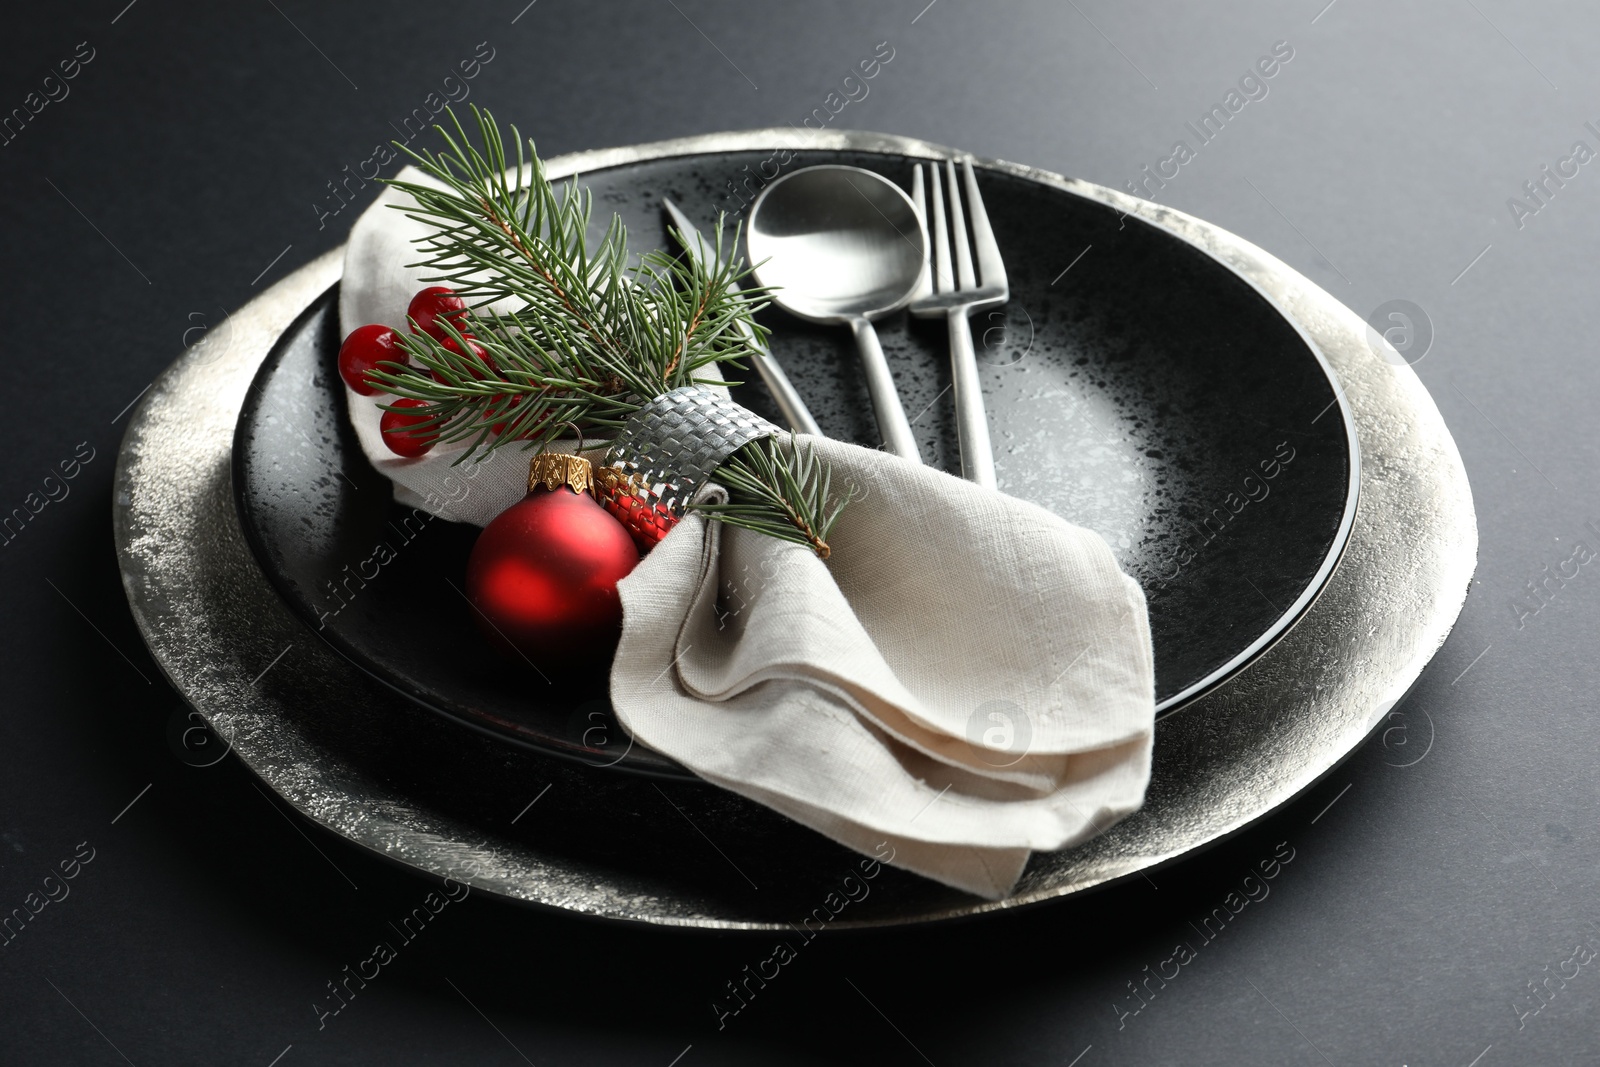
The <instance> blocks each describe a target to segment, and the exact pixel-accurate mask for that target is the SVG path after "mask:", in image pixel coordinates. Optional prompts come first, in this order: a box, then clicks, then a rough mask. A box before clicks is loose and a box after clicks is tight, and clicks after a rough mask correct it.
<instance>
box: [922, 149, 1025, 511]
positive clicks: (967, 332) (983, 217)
mask: <svg viewBox="0 0 1600 1067" xmlns="http://www.w3.org/2000/svg"><path fill="white" fill-rule="evenodd" d="M961 168H962V175H963V177H964V178H965V185H966V187H967V188H966V194H967V195H966V199H967V204H968V208H967V210H965V211H964V210H963V209H962V206H961V193H960V191H959V190H958V189H957V188H956V168H955V164H954V163H953V162H951V161H950V160H945V164H944V170H945V174H946V176H947V178H948V184H949V188H950V197H949V203H950V208H949V211H948V213H947V212H946V211H945V194H944V188H945V183H944V182H941V181H940V179H939V165H938V164H937V163H934V164H931V165H929V167H928V177H929V189H930V191H929V192H927V193H926V194H924V192H923V178H922V164H921V163H918V164H917V165H916V166H914V167H912V168H911V184H912V190H911V199H912V202H913V203H915V204H916V206H917V213H918V214H920V215H921V216H922V220H923V226H925V227H926V228H927V230H928V232H929V233H930V234H931V235H932V237H933V242H932V244H933V256H932V257H931V260H930V263H929V265H928V267H927V268H925V269H924V270H923V274H922V283H921V285H920V286H919V287H918V289H917V295H916V296H914V297H913V298H912V301H911V313H912V314H913V315H916V316H917V317H918V318H924V319H931V318H938V317H940V316H943V317H945V318H946V319H948V320H949V323H950V379H951V385H952V386H953V387H954V391H955V399H956V434H957V436H958V438H959V440H960V442H961V475H962V477H964V478H966V479H968V480H969V481H973V482H977V483H978V484H979V485H982V486H987V487H988V488H990V489H993V488H994V487H995V477H994V450H993V448H992V447H991V446H990V444H989V420H988V417H987V416H986V415H985V414H984V412H983V387H982V386H981V385H980V384H979V382H978V358H977V355H976V353H974V352H973V350H972V328H971V326H970V325H969V324H968V321H967V317H968V316H969V315H970V314H972V312H974V311H986V310H988V309H989V308H994V307H999V306H1000V305H1001V304H1004V303H1005V302H1006V300H1008V299H1009V298H1010V296H1011V288H1010V286H1008V285H1007V284H1006V265H1005V263H1004V262H1002V261H1001V259H1000V248H999V246H998V245H996V244H995V241H994V231H993V230H991V229H990V228H989V213H988V212H987V211H985V210H984V209H983V196H982V195H981V194H980V193H979V192H978V179H977V178H976V177H975V176H974V175H973V173H972V164H971V163H970V162H967V161H963V162H962V164H961ZM929 200H931V201H932V202H933V208H932V211H931V212H930V211H929V209H928V201H929ZM969 214H970V216H971V221H972V244H971V246H970V247H969V246H968V243H967V217H968V215H969ZM952 245H953V246H954V247H955V269H954V271H952V270H951V265H950V258H951V257H950V250H951V246H952ZM974 253H975V254H976V256H977V268H978V269H977V273H976V275H974V273H973V269H972V268H973V256H974Z"/></svg>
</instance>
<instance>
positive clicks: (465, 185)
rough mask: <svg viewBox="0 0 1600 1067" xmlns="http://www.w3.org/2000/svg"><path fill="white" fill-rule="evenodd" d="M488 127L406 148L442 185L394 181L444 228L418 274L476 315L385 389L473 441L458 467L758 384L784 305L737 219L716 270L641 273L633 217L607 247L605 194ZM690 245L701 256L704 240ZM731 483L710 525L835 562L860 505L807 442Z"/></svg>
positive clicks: (389, 376)
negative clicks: (596, 194)
mask: <svg viewBox="0 0 1600 1067" xmlns="http://www.w3.org/2000/svg"><path fill="white" fill-rule="evenodd" d="M471 113H472V118H473V120H474V124H475V126H476V133H477V138H476V142H474V140H473V139H472V138H470V137H469V136H468V133H467V130H466V128H465V127H464V126H463V125H462V123H461V121H460V119H458V118H457V117H456V115H455V112H454V111H453V110H448V109H447V111H446V115H447V118H448V122H449V126H450V128H446V127H445V126H435V127H434V128H435V130H437V131H438V133H439V135H440V137H441V138H442V139H443V142H444V146H445V147H444V149H443V150H442V151H439V152H434V151H430V150H423V151H415V150H413V149H411V148H410V147H408V146H406V145H402V144H398V143H397V144H396V147H397V148H399V149H400V150H401V151H402V152H404V153H405V154H406V155H408V156H410V157H411V159H412V161H413V162H414V163H415V164H416V166H417V167H418V169H420V170H421V171H422V172H423V173H424V174H426V175H427V176H428V177H429V178H431V179H432V180H433V182H435V183H437V184H423V183H420V182H409V181H400V180H389V181H388V184H390V185H392V186H394V187H395V188H397V189H400V190H402V191H403V192H405V193H407V194H409V195H410V197H411V199H412V201H413V203H412V204H407V205H396V207H397V208H398V209H399V210H402V211H404V212H405V213H406V214H407V215H408V216H409V217H410V218H412V219H415V220H417V221H419V222H421V223H423V224H425V225H426V226H427V227H428V228H429V233H428V235H427V236H426V237H423V238H419V239H418V245H419V248H420V249H421V252H422V255H423V257H424V258H423V259H422V260H421V261H420V262H418V263H415V264H412V266H417V267H422V268H425V269H427V270H428V271H429V272H430V276H429V277H428V279H427V280H428V281H429V282H437V283H442V284H445V285H448V286H449V287H450V288H452V289H454V290H455V291H456V293H457V294H458V295H459V296H461V297H462V298H463V299H465V300H466V301H467V303H468V306H469V310H468V312H467V314H466V315H465V316H464V317H463V318H462V320H461V323H460V325H459V328H458V326H457V324H456V323H454V322H451V321H447V320H440V322H441V324H442V325H443V327H444V329H445V331H446V333H447V334H448V337H449V344H448V345H447V344H446V343H444V342H441V341H440V340H438V339H436V338H434V337H431V336H428V335H426V334H421V333H413V334H411V335H409V336H405V337H403V338H402V345H403V346H404V348H405V350H406V354H407V356H408V358H409V361H410V362H409V365H404V364H395V363H386V364H383V365H382V366H380V368H379V369H378V370H376V371H374V372H372V374H371V377H372V378H373V379H374V380H375V381H376V382H377V383H379V384H380V385H381V387H382V388H383V389H385V390H386V391H388V392H390V393H392V394H394V395H395V396H397V397H404V398H408V399H412V400H419V401H422V404H423V406H422V407H420V408H407V409H405V410H406V414H408V415H412V416H420V417H421V418H422V419H423V420H424V422H423V423H421V424H420V425H419V427H418V428H419V429H426V430H428V431H430V432H432V433H434V434H436V435H437V439H438V441H439V442H440V443H443V444H452V443H460V442H466V443H467V447H466V448H465V449H464V450H463V451H462V453H461V454H460V456H459V457H458V458H457V459H456V461H455V462H456V463H463V462H466V461H468V460H470V459H472V458H475V457H478V456H481V455H482V454H485V453H487V452H490V451H493V450H494V449H497V448H501V447H505V446H507V445H511V444H518V445H520V446H521V447H522V448H524V449H532V448H543V447H544V446H546V445H548V444H549V443H551V442H552V441H553V440H554V439H556V438H557V437H559V436H561V435H562V434H563V433H567V432H570V430H572V429H574V428H576V429H578V430H580V431H583V430H598V431H601V432H600V434H599V436H604V435H605V432H606V431H610V430H615V429H617V428H619V427H621V426H622V424H623V423H624V421H625V420H626V419H627V418H628V416H629V415H631V414H633V413H634V412H635V411H637V410H638V409H639V407H640V406H642V405H643V404H644V403H645V402H646V401H648V400H651V399H653V398H655V397H657V396H660V395H661V394H663V393H666V392H670V391H671V390H673V389H677V388H679V387H681V386H685V385H726V384H728V382H727V381H726V379H725V377H724V376H723V375H721V374H716V375H713V374H709V373H707V371H708V368H710V367H711V365H713V364H717V365H720V366H727V367H737V368H740V369H743V367H744V364H743V363H741V362H740V361H741V360H743V359H745V358H747V357H748V356H749V354H750V351H751V348H750V342H749V340H748V339H747V338H748V335H749V334H750V333H751V332H753V333H754V335H755V336H757V337H765V335H766V330H765V329H764V328H763V327H762V326H760V325H759V324H757V323H756V322H755V321H754V319H753V318H752V316H753V315H754V313H755V312H756V311H758V310H760V308H761V307H763V306H765V296H766V290H765V289H761V288H745V287H744V283H745V282H746V279H747V278H748V276H749V274H750V271H749V270H748V269H747V268H745V267H744V266H743V264H742V263H741V262H740V261H738V260H737V259H736V258H735V257H734V256H733V255H732V254H731V248H732V247H736V246H737V242H738V234H737V231H735V234H734V237H733V242H732V245H730V246H728V248H729V251H728V252H727V254H725V252H724V248H725V245H724V232H723V227H722V224H721V221H720V220H719V222H718V226H717V230H716V240H715V248H714V249H713V250H711V251H712V252H713V254H712V255H709V256H707V257H705V258H704V261H701V260H700V259H699V258H698V257H695V256H687V257H678V256H674V255H671V254H669V253H667V252H664V251H652V252H648V253H646V254H644V255H643V256H640V257H638V258H637V260H632V259H631V257H630V255H629V252H628V246H627V230H626V228H625V227H624V226H623V224H622V221H621V219H620V218H618V217H616V216H613V217H612V219H611V222H610V224H609V225H608V226H607V227H606V229H605V231H604V233H603V235H602V236H601V237H600V239H599V240H598V241H591V240H590V237H589V232H590V219H591V215H592V209H593V197H592V194H591V193H590V192H589V191H588V190H585V189H583V188H581V187H580V186H579V185H578V184H577V181H576V180H575V179H574V180H572V181H570V182H568V183H567V184H566V185H565V186H564V187H563V188H562V189H561V190H559V191H558V190H557V188H556V186H555V185H554V184H553V183H552V182H551V181H550V180H549V178H548V177H547V176H546V174H545V170H544V165H543V163H542V162H541V161H540V159H539V156H538V153H537V151H536V150H535V149H534V147H533V143H532V142H531V141H529V142H527V143H526V151H524V142H523V140H522V137H521V135H520V134H519V133H518V132H517V129H516V127H514V126H513V127H512V128H511V143H512V145H514V146H515V151H514V159H513V156H512V154H511V153H508V150H507V144H506V141H505V139H504V138H503V137H502V135H501V132H500V128H499V126H498V125H497V124H496V122H495V120H494V117H493V116H492V115H491V114H490V113H489V112H487V111H482V110H480V109H479V108H477V107H476V106H473V107H472V108H471ZM675 232H676V231H675ZM677 238H678V241H679V242H680V243H681V244H683V245H684V246H685V247H686V248H687V247H688V242H689V240H690V239H691V238H689V237H688V235H685V234H681V233H680V234H677ZM741 289H742V290H743V291H742V292H741ZM474 345H476V346H478V347H479V348H481V350H482V351H483V352H484V354H485V357H486V358H481V359H480V358H479V356H478V355H476V354H475V353H474V352H473V346H474ZM385 407H387V408H389V409H393V405H385ZM717 477H718V480H719V481H721V482H723V484H725V485H727V487H728V489H729V493H730V498H729V500H728V502H727V503H725V504H720V505H709V506H705V507H701V508H700V509H699V510H701V511H702V512H704V513H705V514H706V515H707V516H708V517H710V518H713V519H717V520H719V521H723V522H728V523H731V524H733V525H737V526H743V527H746V528H748V529H752V530H757V531H759V532H761V533H765V534H768V535H770V536H774V537H780V538H783V539H784V540H788V541H793V542H797V543H800V544H805V545H809V546H810V547H811V548H812V549H813V550H814V551H816V552H817V554H818V555H820V556H822V557H823V558H824V559H826V558H827V556H828V551H829V549H828V544H827V535H828V531H829V529H830V528H831V527H832V525H833V522H834V520H835V519H836V518H837V517H838V513H839V508H840V507H841V506H842V505H839V506H833V507H832V508H831V510H830V505H829V504H828V489H829V480H828V471H827V466H826V464H824V463H822V462H821V461H820V460H818V459H817V457H816V455H815V453H814V451H813V450H811V449H801V448H799V447H797V446H796V445H795V443H794V442H793V440H792V438H791V440H790V442H789V444H788V446H787V448H784V447H780V446H779V445H778V443H777V442H776V441H774V440H772V439H768V440H765V441H761V442H753V443H751V444H749V445H746V446H745V447H744V448H742V449H740V450H739V451H738V452H736V453H735V454H734V456H733V457H732V458H730V460H729V461H728V462H727V463H726V464H724V465H723V467H722V468H720V470H719V472H718V475H717Z"/></svg>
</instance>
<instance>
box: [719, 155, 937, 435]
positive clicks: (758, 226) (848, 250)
mask: <svg viewBox="0 0 1600 1067" xmlns="http://www.w3.org/2000/svg"><path fill="white" fill-rule="evenodd" d="M746 242H747V243H748V245H749V251H750V259H751V261H752V262H754V263H756V264H758V265H757V266H756V268H755V276H756V281H757V282H758V283H759V284H760V285H762V286H764V287H771V288H772V289H773V292H772V296H771V299H772V302H773V303H775V304H777V305H778V306H779V307H781V308H783V309H784V310H785V311H787V312H789V313H790V314H791V315H795V316H798V317H799V318H802V319H806V320H809V321H811V322H820V323H828V324H844V325H848V326H850V328H851V329H852V330H853V331H854V332H855V336H856V345H857V347H858V348H859V349H860V352H861V364H862V369H863V371H864V372H865V375H866V380H867V390H868V392H869V393H870V394H871V396H872V404H873V407H874V408H875V409H876V411H877V414H878V428H879V429H880V431H881V432H882V433H883V440H884V444H885V445H886V446H887V447H888V449H889V450H890V451H891V452H893V453H895V454H896V455H898V456H902V457H904V458H906V459H909V460H912V461H914V462H921V456H920V454H919V452H918V450H917V445H916V439H915V437H914V436H913V434H912V432H911V425H910V423H909V422H908V421H907V420H906V415H905V409H904V408H903V407H902V406H901V403H900V397H899V394H898V393H897V392H896V391H895V387H894V379H893V377H892V376H891V375H890V373H889V364H888V362H887V361H886V360H885V359H884V356H883V349H882V347H881V346H880V345H879V343H878V335H877V331H875V330H874V329H873V328H872V320H873V319H875V318H880V317H882V316H884V315H887V314H889V313H891V312H894V311H898V310H899V309H900V308H903V307H905V306H906V305H907V304H908V303H910V302H911V298H912V297H913V296H914V295H916V293H917V289H918V283H919V282H920V281H921V279H922V275H923V271H924V270H925V268H926V266H927V261H928V240H927V237H926V235H925V233H924V230H923V227H922V217H921V215H920V214H919V213H918V211H917V207H916V205H915V204H914V203H912V201H911V198H910V197H909V196H907V195H906V194H905V192H904V191H902V190H901V189H900V187H899V186H897V185H895V184H894V183H893V182H891V181H889V180H888V179H887V178H884V177H882V176H880V175H878V174H874V173H873V172H872V171H870V170H863V169H861V168H860V167H845V166H838V165H826V166H819V167H806V168H804V169H802V170H797V171H794V172H793V173H790V174H786V175H784V176H783V177H782V178H779V179H778V180H777V181H775V182H773V183H772V184H771V185H769V186H767V187H766V188H765V189H763V190H762V191H761V194H760V195H759V196H757V197H756V200H755V203H754V204H752V205H751V208H750V226H749V231H748V236H747V237H746Z"/></svg>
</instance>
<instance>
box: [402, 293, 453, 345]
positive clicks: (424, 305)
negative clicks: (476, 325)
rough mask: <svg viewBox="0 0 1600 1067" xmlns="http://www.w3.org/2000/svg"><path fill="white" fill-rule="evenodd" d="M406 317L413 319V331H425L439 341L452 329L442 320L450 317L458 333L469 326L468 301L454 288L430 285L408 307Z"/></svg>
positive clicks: (445, 338) (445, 337)
mask: <svg viewBox="0 0 1600 1067" xmlns="http://www.w3.org/2000/svg"><path fill="white" fill-rule="evenodd" d="M406 318H408V319H410V320H411V323H412V326H411V330H412V332H413V333H425V334H427V335H428V336H430V337H432V338H434V339H435V340H438V341H444V340H447V339H448V338H449V337H450V331H448V330H446V329H445V328H444V323H443V322H442V321H440V320H443V319H448V320H449V321H450V324H451V325H453V326H454V327H455V328H456V332H457V333H461V332H464V331H465V330H466V328H467V302H466V301H465V300H463V299H461V298H460V297H459V296H457V295H456V293H455V290H454V289H447V288H446V287H444V286H442V285H430V286H429V287H428V288H426V289H424V290H422V292H420V293H418V294H417V295H416V296H414V297H412V298H411V303H410V304H409V305H407V307H406Z"/></svg>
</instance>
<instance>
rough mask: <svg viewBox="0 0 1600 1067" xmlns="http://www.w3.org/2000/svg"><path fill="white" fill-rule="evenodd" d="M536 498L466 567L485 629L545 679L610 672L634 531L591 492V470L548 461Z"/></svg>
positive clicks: (493, 531) (538, 462) (513, 511)
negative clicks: (554, 674)
mask: <svg viewBox="0 0 1600 1067" xmlns="http://www.w3.org/2000/svg"><path fill="white" fill-rule="evenodd" d="M529 466H530V470H529V476H528V482H529V486H530V489H529V491H528V495H527V496H526V497H524V498H523V499H522V500H521V501H519V502H517V503H515V504H513V505H511V507H509V508H507V509H506V510H505V511H503V512H501V513H500V514H499V515H498V516H496V518H495V520H494V521H493V522H491V523H490V524H489V525H488V526H486V527H484V530H483V533H481V534H479V535H478V541H477V543H476V544H475V545H473V547H472V555H471V557H470V558H469V559H468V560H467V597H468V598H469V599H470V600H471V601H472V606H473V607H474V608H476V609H477V611H476V612H475V613H474V614H475V615H476V616H477V618H478V624H479V628H480V629H481V630H482V631H483V634H484V636H485V637H486V638H487V639H488V640H489V642H490V643H491V644H493V645H494V646H496V647H497V648H499V649H500V650H501V651H502V652H505V653H507V654H509V655H510V656H511V657H512V658H514V659H518V660H521V659H523V658H526V659H527V660H529V661H531V662H532V663H534V664H535V665H536V666H540V669H541V670H544V671H547V672H549V671H553V670H560V671H561V672H562V673H563V674H565V673H567V672H568V671H569V670H570V669H572V668H585V667H594V666H603V665H605V664H607V663H609V662H610V660H611V656H612V655H613V653H615V651H616V647H617V640H618V638H620V637H621V635H622V601H621V599H620V598H619V597H618V595H617V582H619V581H620V580H622V579H623V578H624V577H626V576H627V575H628V572H630V571H632V570H633V568H634V567H635V565H637V564H638V562H639V552H638V549H636V548H634V546H633V541H632V540H631V539H630V538H629V536H628V532H627V531H626V530H624V529H623V528H622V526H621V525H620V524H619V523H618V522H617V521H616V520H615V519H613V518H612V517H611V516H610V515H608V514H607V513H606V511H605V509H604V508H602V507H601V506H600V505H599V504H597V503H596V502H595V500H594V498H593V497H592V496H590V495H589V493H588V492H587V489H588V486H589V464H588V462H587V461H586V460H583V459H581V458H580V457H578V456H567V455H540V456H535V457H534V459H533V462H532V463H531V464H530V465H529Z"/></svg>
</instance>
